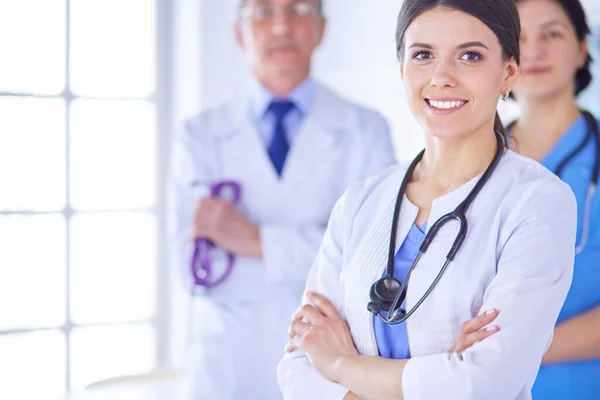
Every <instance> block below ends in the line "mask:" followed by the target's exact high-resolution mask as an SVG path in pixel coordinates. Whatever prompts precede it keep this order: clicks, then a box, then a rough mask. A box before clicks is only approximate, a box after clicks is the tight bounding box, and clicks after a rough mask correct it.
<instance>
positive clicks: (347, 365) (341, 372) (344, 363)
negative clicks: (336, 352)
mask: <svg viewBox="0 0 600 400" xmlns="http://www.w3.org/2000/svg"><path fill="white" fill-rule="evenodd" d="M358 357H360V356H359V355H358V354H357V355H343V356H340V357H339V358H338V359H337V360H336V362H335V363H334V365H333V378H334V381H336V382H338V383H340V384H342V385H344V377H347V376H348V375H349V374H350V371H351V370H352V368H353V366H355V365H356V359H357V358H358ZM344 386H346V385H344ZM346 387H347V386H346Z"/></svg>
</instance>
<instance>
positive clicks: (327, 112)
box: [213, 81, 344, 136]
mask: <svg viewBox="0 0 600 400" xmlns="http://www.w3.org/2000/svg"><path fill="white" fill-rule="evenodd" d="M313 84H314V102H313V105H312V106H311V107H310V113H309V114H307V115H306V118H305V121H304V124H305V125H306V124H308V123H309V122H312V123H315V124H317V125H318V126H319V127H320V128H322V130H323V131H324V132H330V133H332V134H337V133H338V132H339V130H340V119H339V118H340V115H343V114H344V109H343V103H342V102H341V101H340V100H339V99H338V98H337V97H336V96H335V95H334V94H333V93H332V92H330V91H329V90H328V89H326V88H325V87H323V86H322V85H320V84H319V83H317V82H314V81H313ZM251 96H252V95H251V90H249V89H248V87H247V88H246V90H245V91H244V94H242V95H240V96H237V97H236V98H235V99H234V100H233V101H231V102H229V103H227V104H226V105H224V106H223V107H224V109H223V112H224V115H227V118H220V120H219V121H218V123H219V124H220V126H216V127H215V129H214V130H213V133H214V134H216V135H220V136H231V135H236V134H239V133H241V132H243V131H244V128H246V127H247V126H248V124H249V123H250V118H249V115H248V105H249V103H250V102H251V100H250V99H251ZM216 122H217V121H215V123H216Z"/></svg>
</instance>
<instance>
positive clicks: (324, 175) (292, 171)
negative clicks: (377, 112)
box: [281, 86, 344, 199]
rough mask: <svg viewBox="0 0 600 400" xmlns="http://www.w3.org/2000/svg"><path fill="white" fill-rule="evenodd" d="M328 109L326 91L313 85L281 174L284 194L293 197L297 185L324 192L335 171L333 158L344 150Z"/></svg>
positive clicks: (336, 172)
mask: <svg viewBox="0 0 600 400" xmlns="http://www.w3.org/2000/svg"><path fill="white" fill-rule="evenodd" d="M331 111H334V110H331V109H330V107H329V103H328V102H327V99H326V95H325V94H324V93H323V90H322V88H321V87H320V86H317V94H316V98H315V102H314V104H313V106H312V108H311V110H310V112H309V114H308V115H306V117H305V119H304V121H303V123H302V125H301V126H300V129H299V131H298V133H297V136H296V139H295V141H294V143H293V144H292V146H291V148H290V152H289V153H288V156H287V160H286V162H285V167H284V169H283V174H282V176H281V182H282V185H284V188H285V192H286V196H292V197H296V196H297V195H298V189H299V188H311V189H312V191H327V192H328V191H330V189H331V188H328V187H327V185H331V177H335V176H337V175H339V173H340V172H339V171H337V170H336V168H337V167H338V164H337V163H336V160H339V159H340V157H341V154H342V152H343V151H344V149H343V148H341V146H340V140H341V137H342V132H340V130H341V124H340V123H339V121H336V120H335V119H333V118H332V116H331V114H332V112H331ZM340 190H341V189H340ZM286 199H288V198H287V197H286Z"/></svg>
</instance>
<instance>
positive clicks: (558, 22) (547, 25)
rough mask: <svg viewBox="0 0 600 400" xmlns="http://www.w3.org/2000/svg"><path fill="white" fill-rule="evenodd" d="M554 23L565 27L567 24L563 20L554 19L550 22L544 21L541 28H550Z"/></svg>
mask: <svg viewBox="0 0 600 400" xmlns="http://www.w3.org/2000/svg"><path fill="white" fill-rule="evenodd" d="M553 25H560V26H562V27H565V24H563V23H562V22H561V21H559V20H557V19H553V20H551V21H548V22H544V23H543V24H541V25H540V27H541V28H548V27H550V26H553Z"/></svg>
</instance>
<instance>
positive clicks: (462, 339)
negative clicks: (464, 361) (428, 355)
mask: <svg viewBox="0 0 600 400" xmlns="http://www.w3.org/2000/svg"><path fill="white" fill-rule="evenodd" d="M497 316H498V310H490V311H487V312H485V313H483V314H480V315H477V316H476V317H475V318H473V319H472V320H470V321H467V322H465V323H464V324H463V326H462V328H461V329H460V334H459V335H458V338H457V339H456V342H454V345H453V346H452V347H450V349H449V350H448V352H450V353H462V352H463V351H465V350H467V349H469V348H471V347H472V346H473V345H474V344H475V343H477V342H481V341H482V340H484V339H485V338H487V337H489V336H491V335H493V334H494V333H496V332H498V330H499V328H498V327H497V326H496V325H490V326H488V327H486V328H485V329H483V327H484V326H486V325H488V324H489V323H490V322H492V321H493V320H495V319H496V317H497Z"/></svg>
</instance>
